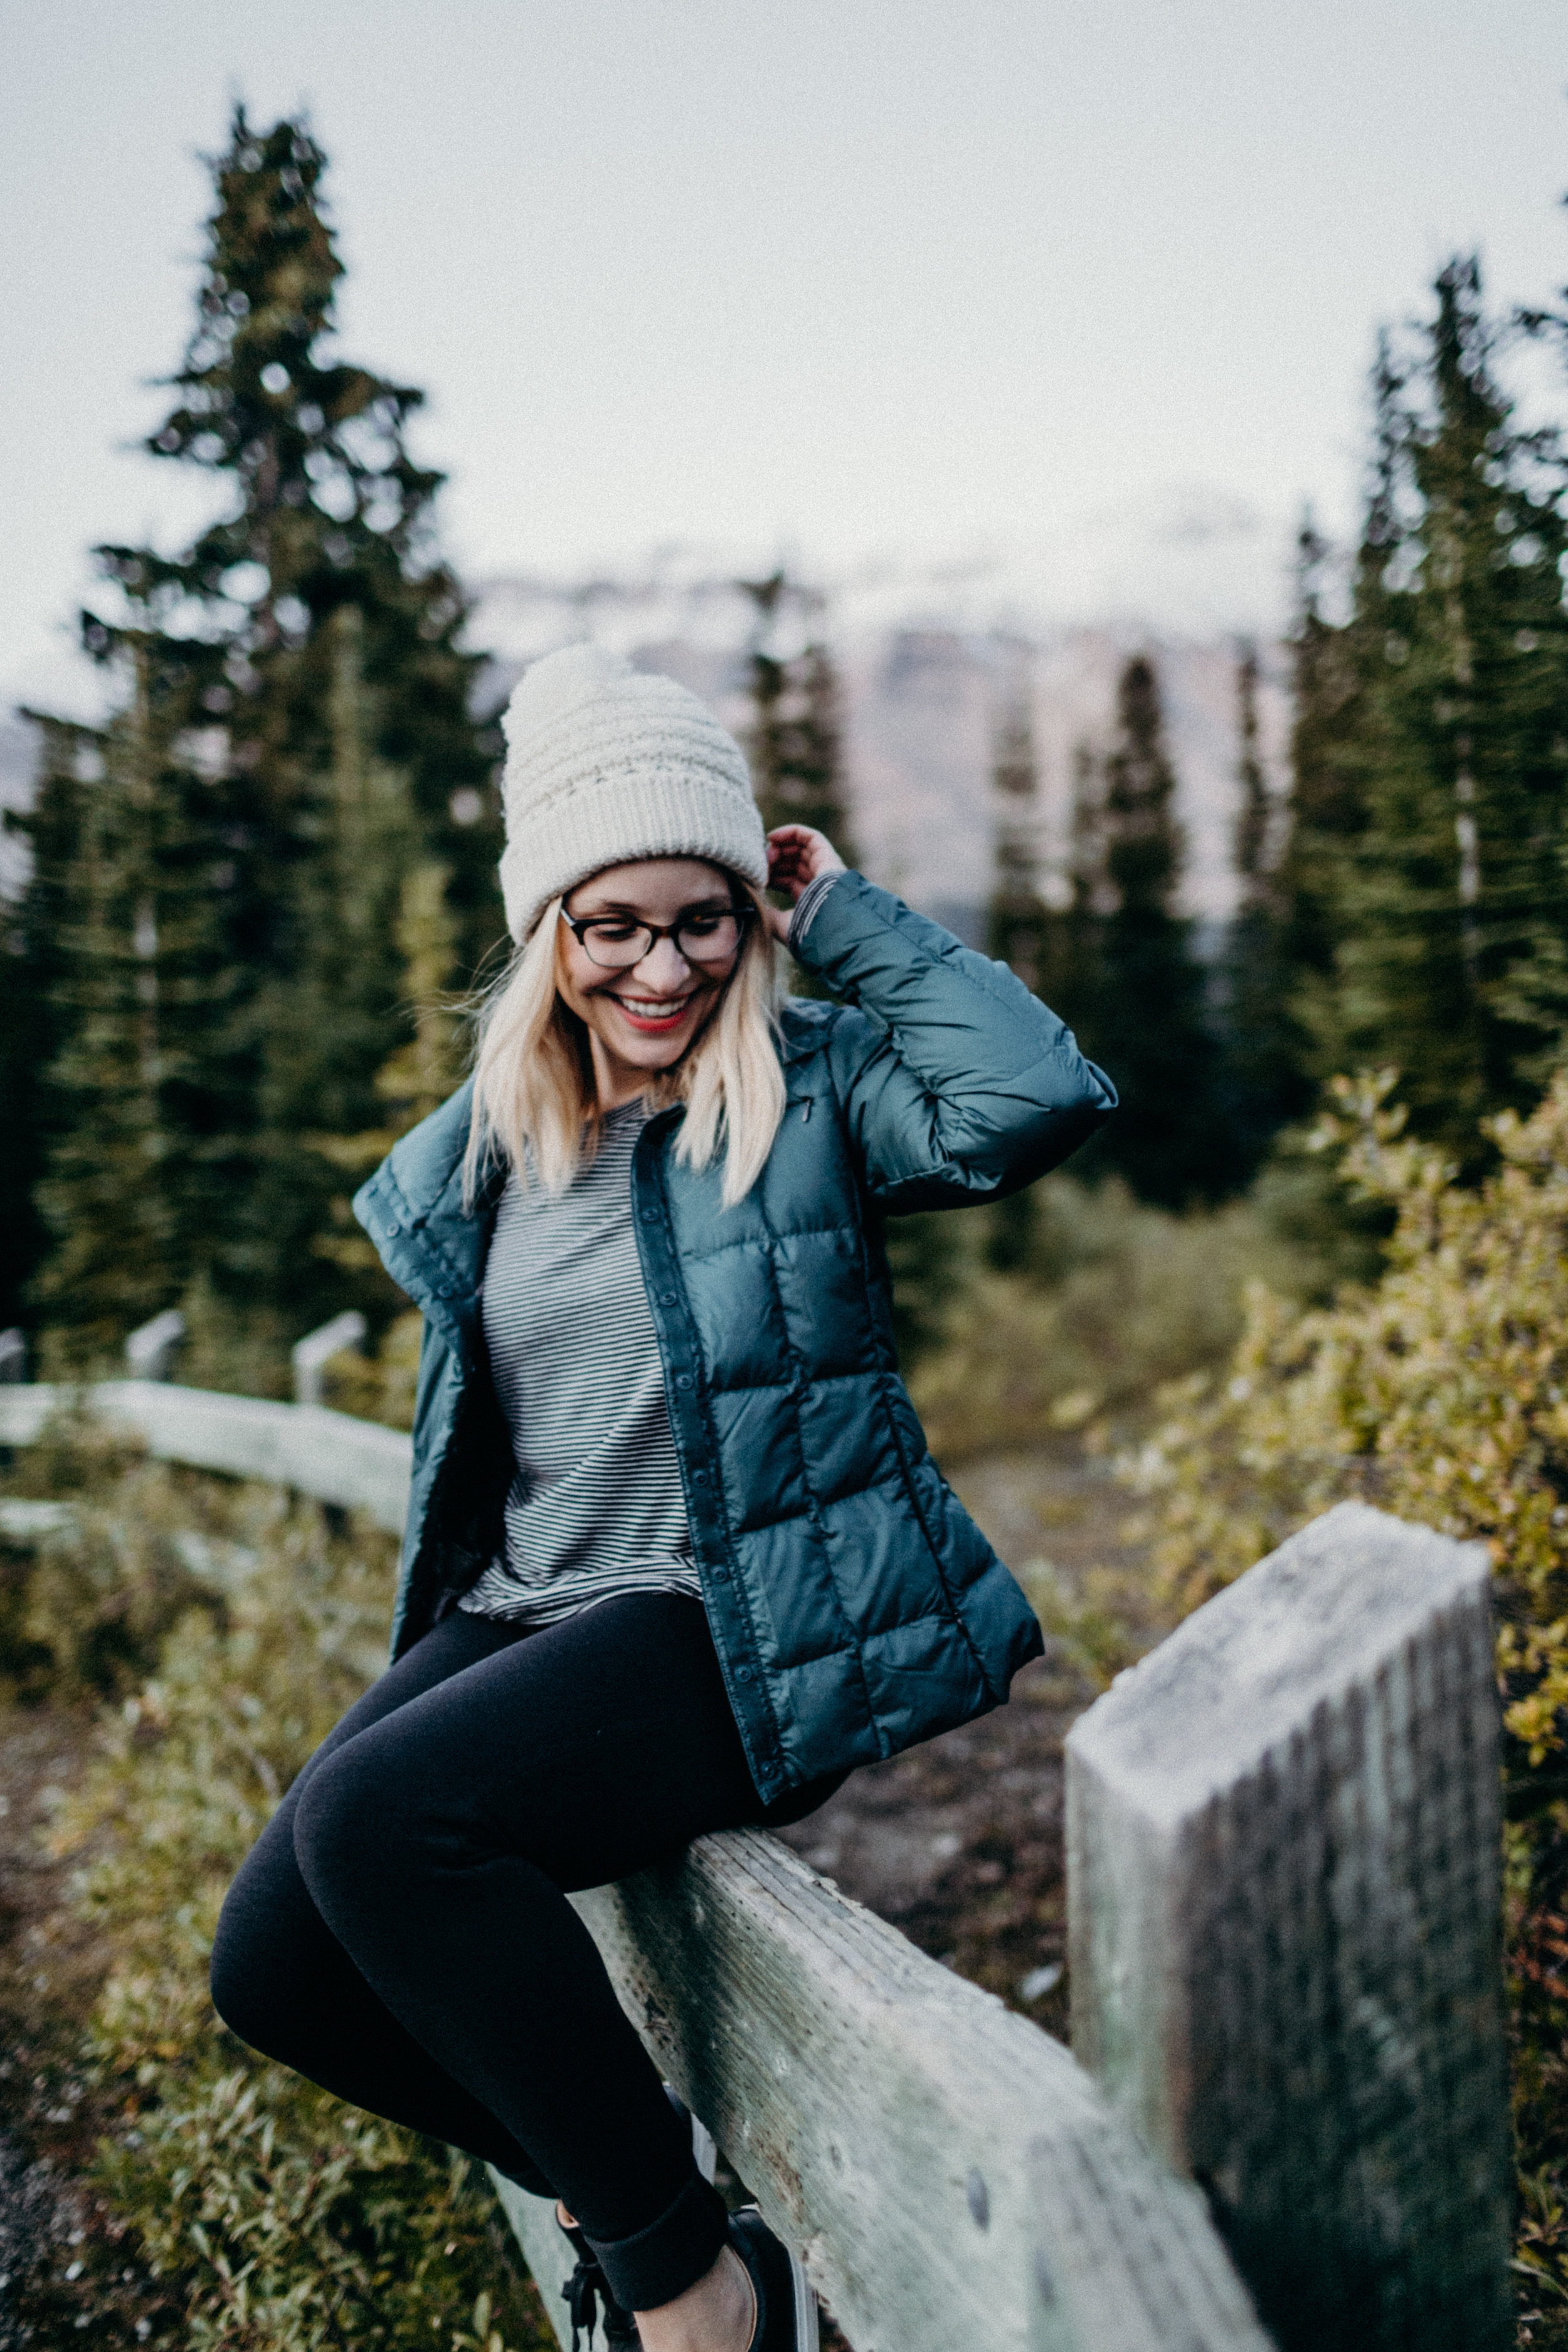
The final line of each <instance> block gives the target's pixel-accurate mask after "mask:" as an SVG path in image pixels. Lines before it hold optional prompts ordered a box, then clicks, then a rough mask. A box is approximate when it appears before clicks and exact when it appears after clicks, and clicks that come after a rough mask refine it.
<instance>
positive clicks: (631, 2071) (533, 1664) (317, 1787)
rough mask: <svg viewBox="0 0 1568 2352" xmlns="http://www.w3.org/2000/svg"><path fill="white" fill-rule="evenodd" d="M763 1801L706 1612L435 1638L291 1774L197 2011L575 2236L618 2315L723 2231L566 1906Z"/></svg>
mask: <svg viewBox="0 0 1568 2352" xmlns="http://www.w3.org/2000/svg"><path fill="white" fill-rule="evenodd" d="M837 1785H838V1780H837V1779H834V1780H826V1781H820V1782H817V1783H815V1784H813V1786H812V1787H810V1788H808V1789H802V1790H795V1791H794V1792H793V1794H792V1796H791V1797H789V1798H787V1799H784V1800H782V1801H779V1802H778V1803H777V1804H775V1805H773V1806H772V1807H764V1806H763V1803H762V1801H761V1800H760V1798H759V1797H758V1795H757V1792H756V1790H755V1788H754V1786H753V1784H752V1777H751V1774H750V1772H749V1771H748V1769H747V1767H746V1760H745V1756H744V1753H743V1751H742V1747H741V1741H740V1736H739V1734H738V1733H737V1731H736V1729H735V1724H734V1718H733V1717H732V1716H731V1712H730V1706H729V1701H728V1700H727V1698H726V1697H725V1695H724V1685H723V1682H722V1679H721V1675H720V1671H719V1662H718V1659H717V1657H716V1656H715V1654H714V1651H713V1644H712V1641H711V1638H710V1634H709V1632H708V1624H707V1620H706V1617H705V1616H704V1614H703V1611H702V1608H701V1604H700V1602H698V1601H690V1600H687V1599H684V1598H682V1597H680V1596H679V1595H673V1594H662V1593H634V1594H629V1595H627V1596H626V1598H625V1599H623V1600H618V1601H603V1602H601V1603H600V1604H599V1605H598V1606H597V1607H596V1608H593V1609H587V1610H584V1611H583V1612H581V1613H580V1614H579V1615H577V1616H575V1617H571V1618H568V1619H567V1620H566V1621H565V1622H564V1623H563V1624H560V1625H552V1626H550V1627H547V1628H546V1629H545V1630H544V1631H542V1632H541V1633H523V1632H521V1631H520V1629H519V1628H518V1627H516V1626H514V1625H508V1624H505V1623H503V1622H500V1621H499V1620H497V1619H494V1618H489V1617H477V1616H468V1615H465V1614H464V1613H462V1612H456V1613H454V1614H453V1615H451V1616H449V1617H447V1618H445V1619H444V1620H443V1621H442V1622H441V1623H440V1624H438V1625H437V1626H436V1627H435V1628H434V1629H433V1630H432V1631H431V1632H430V1633H426V1635H425V1637H424V1639H423V1640H422V1641H420V1642H418V1643H416V1644H415V1646H414V1647H413V1648H412V1649H411V1650H410V1651H408V1652H407V1653H406V1654H405V1656H403V1657H402V1658H400V1659H399V1660H398V1662H397V1664H395V1666H393V1667H391V1668H389V1670H388V1671H387V1673H385V1674H384V1675H383V1676H382V1677H381V1679H380V1681H379V1682H377V1683H375V1684H374V1685H372V1687H371V1688H370V1689H369V1690H368V1691H367V1692H366V1693H365V1695H364V1696H363V1698H362V1699H360V1700H359V1701H358V1702H357V1704H356V1705H355V1706H352V1707H351V1708H350V1709H349V1711H348V1713H347V1715H345V1716H344V1717H343V1719H342V1722H341V1723H340V1724H339V1725H338V1726H337V1727H336V1728H335V1730H333V1731H332V1732H331V1734H330V1735H329V1737H328V1738H326V1739H324V1740H323V1741H322V1743H321V1747H320V1748H318V1749H317V1750H316V1753H315V1754H314V1756H312V1757H311V1759H310V1762H309V1763H308V1764H307V1765H306V1766H305V1767H304V1769H303V1770H302V1771H301V1772H300V1776H299V1778H298V1779H297V1780H295V1782H294V1784H293V1786H292V1788H291V1789H290V1790H289V1793H288V1795H287V1796H286V1797H285V1798H284V1800H283V1802H282V1803H281V1805H279V1809H278V1811H277V1813H276V1814H275V1815H274V1817H273V1819H272V1821H271V1822H269V1823H268V1827H267V1829H266V1830H265V1831H264V1832H263V1833H262V1835H261V1837H260V1838H259V1839H258V1842H257V1844H256V1846H255V1848H254V1850H253V1851H252V1853H251V1854H250V1855H249V1857H248V1859H247V1862H246V1864H245V1865H244V1867H243V1869H242V1870H241V1871H240V1873H239V1875H238V1876H237V1878H236V1880H235V1882H234V1885H232V1887H231V1888H230V1889H229V1892H228V1897H227V1900H226V1903H225V1905H224V1907H223V1916H222V1917H221V1918H220V1920H219V1922H218V1928H217V1935H216V1940H215V1943H214V1947H213V1962H212V1989H213V2000H214V2001H215V2002H216V2006H217V2009H218V2012H219V2014H220V2015H221V2016H222V2017H223V2019H224V2020H225V2021H226V2023H227V2024H228V2025H229V2026H231V2027H232V2028H233V2030H234V2032H236V2033H237V2034H238V2035H240V2036H241V2038H242V2039H243V2040H244V2041H246V2042H249V2043H251V2045H252V2046H253V2047H254V2048H256V2049H258V2050H260V2051H263V2052H265V2053H267V2055H268V2056H269V2057H272V2058H277V2059H280V2060H281V2061H282V2062H283V2063H284V2064H286V2065H289V2066H291V2067H293V2068H294V2069H295V2070H296V2071H297V2072H298V2073H300V2074H305V2075H308V2076H309V2077H310V2080H311V2081H312V2082H315V2083H320V2084H322V2086H323V2087H324V2088H325V2089H327V2090H329V2091H332V2092H335V2093H336V2095H338V2096H339V2097H340V2098H342V2099H348V2100H351V2101H352V2102H353V2105H356V2106H360V2107H365V2108H368V2109H369V2110H370V2111H371V2113H372V2114H374V2115H379V2116H388V2117H390V2118H391V2119H392V2120H393V2121H395V2122H397V2123H401V2124H407V2125H412V2126H414V2127H415V2128H416V2129H417V2130H420V2131H426V2132H431V2133H434V2134H435V2135H436V2137H437V2138H439V2139H443V2140H446V2141H448V2142H449V2143H451V2144H452V2145H454V2146H455V2147H460V2148H464V2149H467V2150H468V2152H469V2153H470V2154H471V2155H474V2156H477V2157H480V2158H484V2159H485V2161H487V2162H488V2163H490V2164H493V2165H494V2166H495V2167H496V2168H497V2169H498V2170H499V2171H500V2172H503V2173H505V2174H507V2175H509V2176H510V2178H511V2179H514V2180H518V2181H520V2182H521V2184H522V2185H523V2187H524V2188H526V2189H531V2190H533V2191H534V2192H535V2193H536V2194H539V2195H555V2196H558V2197H560V2198H561V2199H562V2200H563V2202H564V2203H565V2205H566V2206H567V2208H568V2210H570V2211H571V2212H572V2213H574V2215H575V2216H576V2217H577V2219H578V2220H579V2221H581V2222H582V2224H583V2227H584V2231H585V2232H586V2233H587V2236H588V2238H589V2240H590V2242H592V2243H593V2245H594V2246H595V2251H596V2252H598V2253H599V2255H600V2259H601V2260H602V2262H603V2263H604V2266H605V2275H606V2277H607V2278H608V2280H609V2283H610V2285H611V2287H612V2288H613V2289H614V2291H615V2293H616V2296H617V2298H618V2299H619V2300H620V2302H622V2303H623V2304H625V2305H628V2306H629V2307H630V2308H632V2309H634V2310H639V2311H646V2310H651V2309H653V2308H655V2307H657V2305H659V2304H661V2303H668V2302H669V2301H670V2300H671V2299H672V2298H673V2297H674V2296H675V2295H677V2294H681V2293H682V2292H683V2291H684V2289H685V2288H687V2287H688V2286H689V2285H691V2284H693V2283H694V2282H695V2281H696V2280H697V2279H699V2278H700V2277H701V2276H702V2274H703V2273H704V2272H705V2271H706V2270H708V2268H709V2267H710V2264H711V2263H712V2262H713V2261H714V2259H715V2257H716V2256H717V2254H718V2252H719V2250H720V2247H721V2244H722V2243H723V2237H724V2215H723V2209H722V2206H721V2203H720V2200H719V2199H718V2197H717V2195H716V2193H715V2192H714V2191H713V2190H712V2189H710V2188H709V2187H708V2185H707V2183H706V2182H704V2181H703V2180H702V2179H700V2176H699V2174H698V2173H697V2171H696V2168H695V2166H694V2165H693V2162H692V2157H691V2147H690V2141H689V2134H688V2132H687V2130H686V2128H685V2126H683V2125H682V2124H681V2122H680V2121H679V2117H678V2116H676V2115H675V2113H674V2111H673V2109H672V2108H671V2106H670V2105H669V2103H668V2099H667V2098H666V2097H665V2095H664V2092H663V2089H662V2087H661V2085H660V2083H659V2078H658V2070H657V2069H656V2068H655V2066H654V2064H653V2062H652V2061H651V2059H650V2058H649V2057H648V2056H647V2053H646V2052H645V2051H644V2049H643V2047H642V2044H641V2043H640V2042H639V2041H638V2040H637V2035H636V2033H635V2032H633V2031H632V2028H631V2026H630V2025H629V2024H628V2023H627V2021H626V2017H625V2016H624V2015H623V2013H622V2011H621V2008H620V2004H619V2002H618V2001H617V2000H616V1996H615V1993H614V1991H613V1990H612V1989H611V1986H610V1980H609V1978H608V1976H607V1975H606V1974H605V1967H604V1963H603V1962H602V1960H601V1959H600V1958H599V1954H598V1950H597V1948H596V1947H595V1944H594V1941H593V1938H592V1937H590V1936H589V1934H588V1931H587V1929H586V1928H585V1927H584V1926H583V1923H582V1921H581V1920H580V1919H579V1918H578V1916H577V1914H576V1913H575V1911H574V1909H573V1908H572V1906H571V1905H570V1904H569V1903H568V1902H567V1901H566V1899H565V1898H566V1895H567V1893H568V1892H571V1891H574V1890H575V1889H578V1888H582V1887H586V1886H599V1885H604V1884H605V1882H606V1881H608V1880H610V1879H616V1878H622V1877H625V1876H626V1874H628V1873H629V1872H632V1871H635V1870H639V1869H642V1868H644V1867H645V1866H646V1865H647V1864H649V1863H652V1862H655V1861H658V1860H660V1859H662V1858H666V1857H668V1856H669V1855H671V1854H673V1853H678V1852H679V1850H680V1848H681V1847H682V1846H684V1845H686V1844H688V1843H689V1842H690V1840H691V1839H692V1838H694V1837H699V1836H700V1835H702V1834H703V1833H704V1832H707V1831H710V1830H718V1829H732V1828H738V1827H740V1826H741V1825H742V1824H743V1823H746V1822H784V1821H798V1820H799V1819H800V1818H801V1817H802V1815H804V1814H805V1813H807V1812H810V1811H812V1810H813V1809H814V1808H815V1807H816V1805H818V1804H820V1803H821V1802H822V1801H823V1800H824V1798H826V1796H827V1795H828V1794H829V1793H830V1792H831V1790H833V1789H834V1788H836V1787H837Z"/></svg>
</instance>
